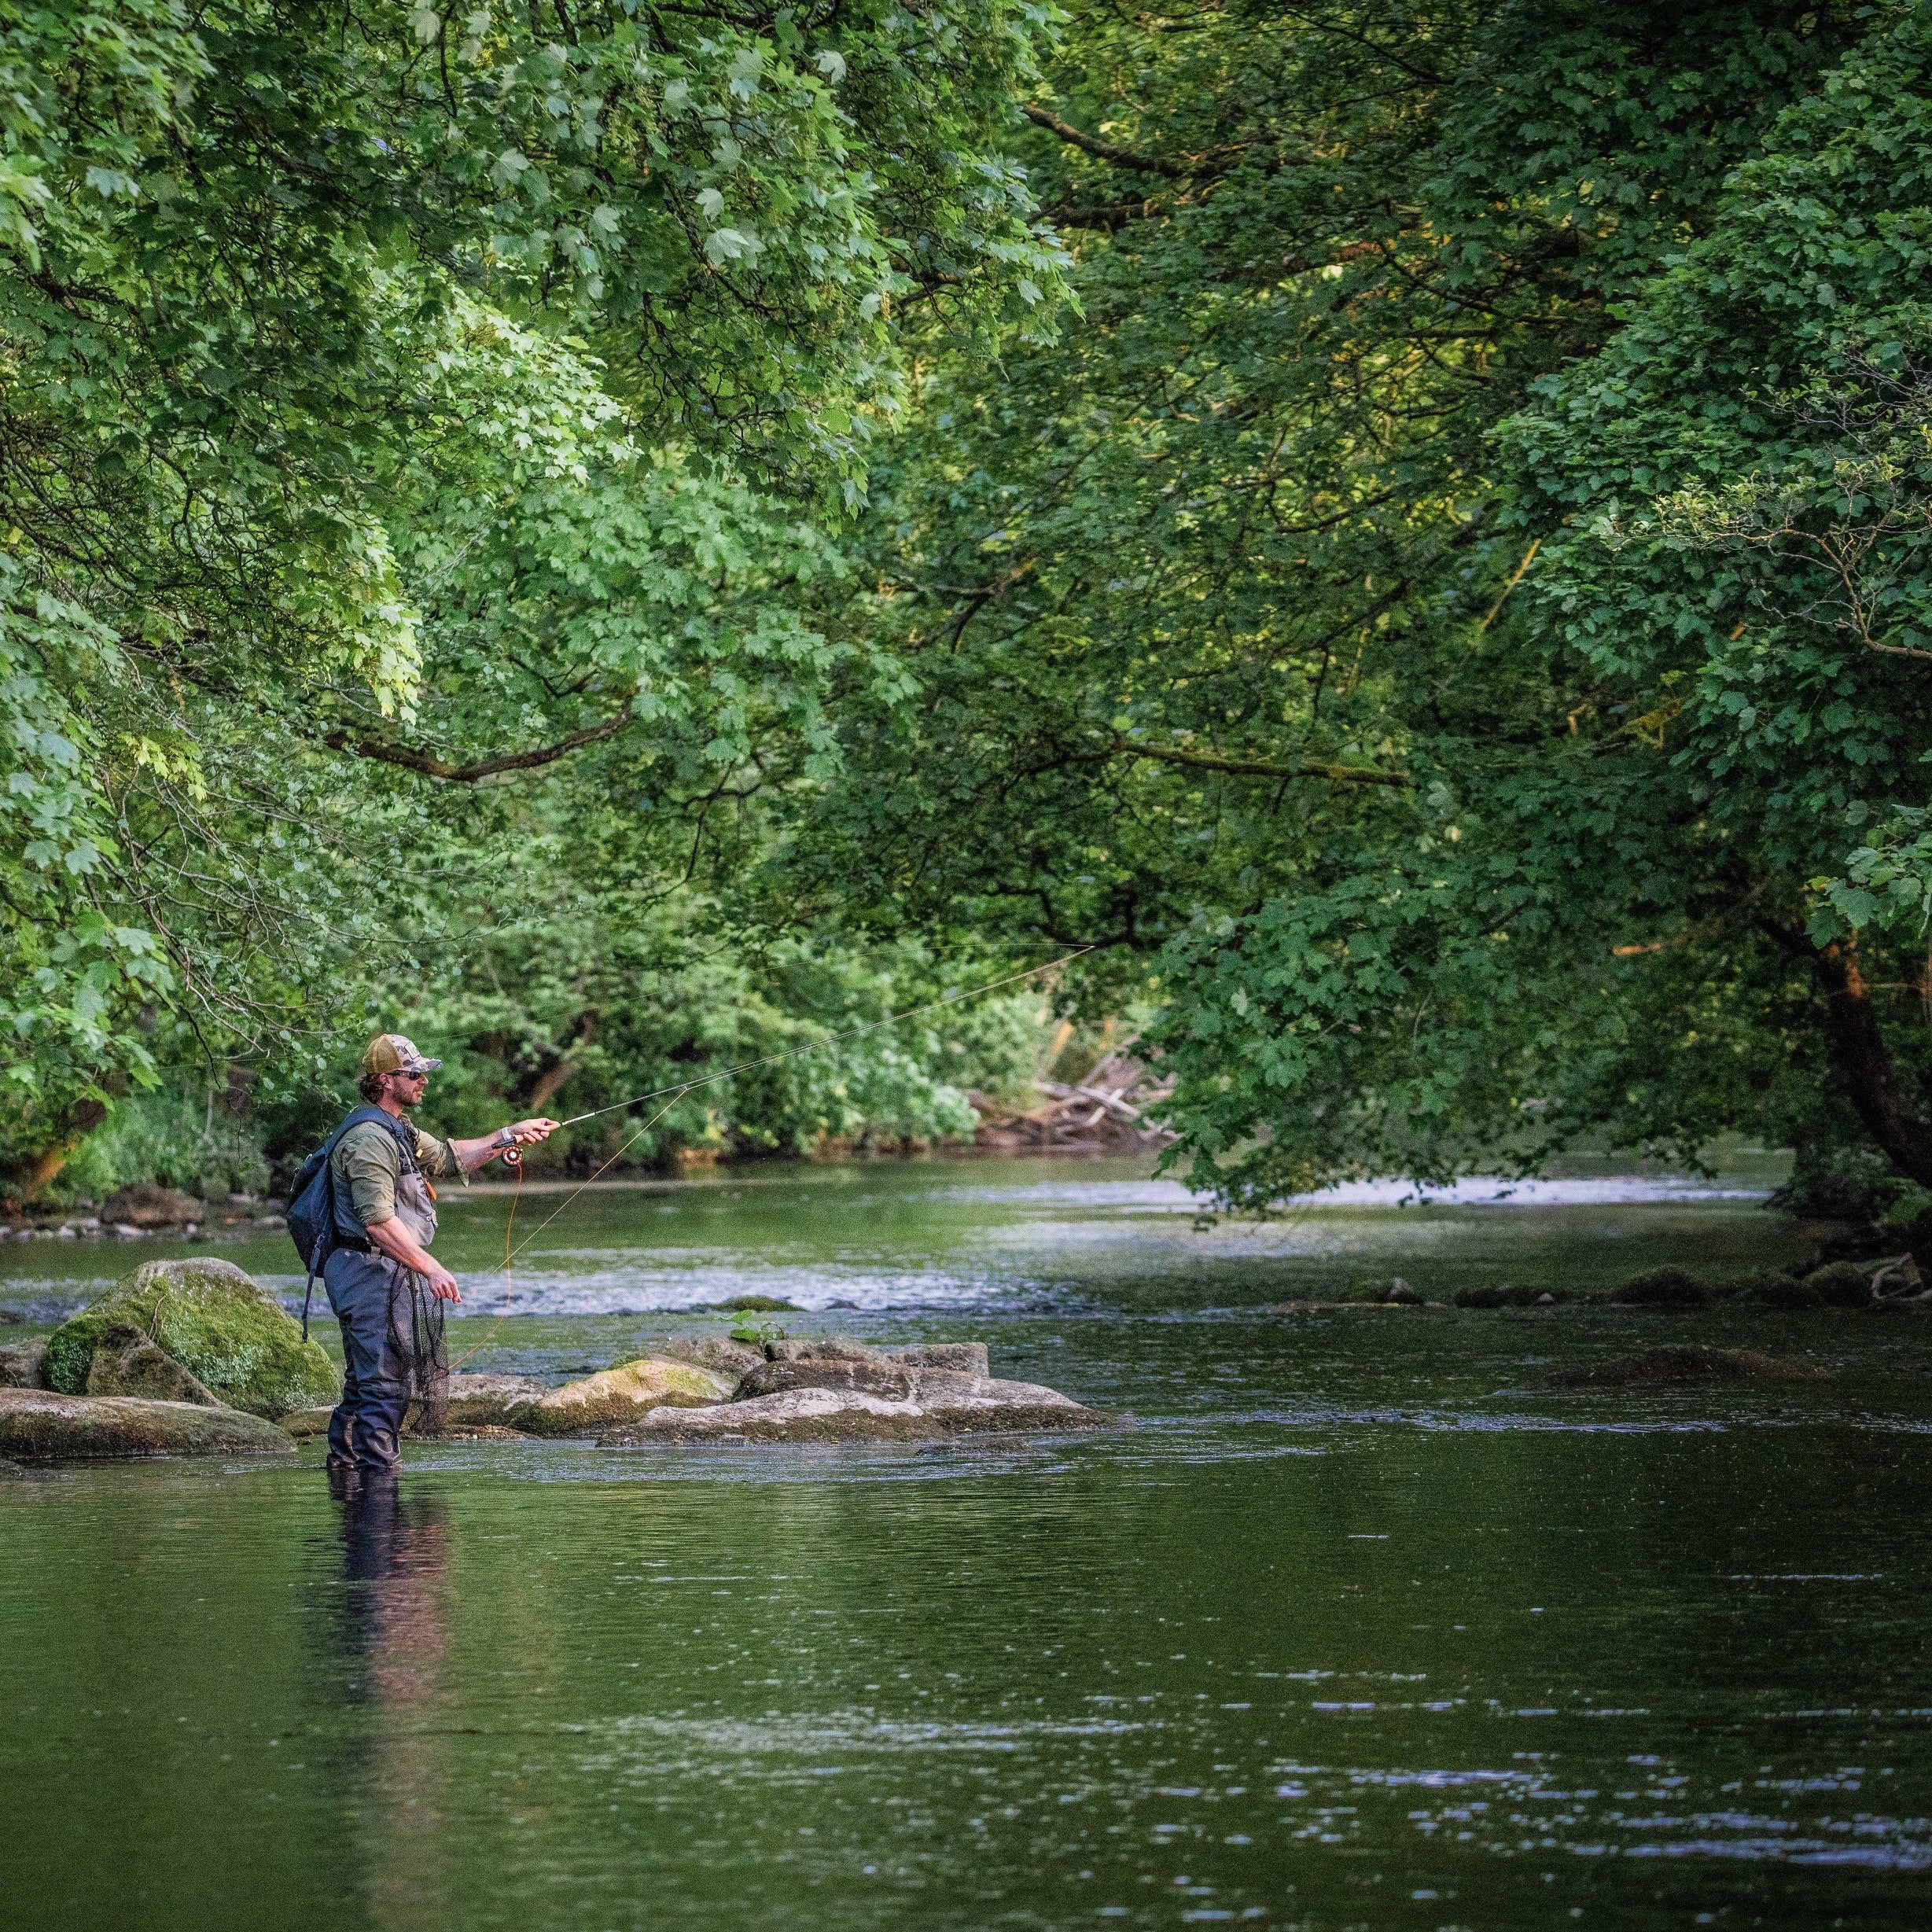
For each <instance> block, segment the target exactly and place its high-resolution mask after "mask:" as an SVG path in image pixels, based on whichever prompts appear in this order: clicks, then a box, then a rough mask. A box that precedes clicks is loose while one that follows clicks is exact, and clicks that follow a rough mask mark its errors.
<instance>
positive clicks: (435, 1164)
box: [416, 1127, 469, 1187]
mask: <svg viewBox="0 0 1932 1932" xmlns="http://www.w3.org/2000/svg"><path fill="white" fill-rule="evenodd" d="M416 1164H417V1165H418V1167H420V1168H421V1169H422V1171H423V1172H425V1174H436V1175H443V1174H454V1175H457V1176H460V1178H461V1179H462V1183H463V1185H464V1186H465V1187H468V1186H469V1169H468V1168H466V1167H465V1166H464V1165H463V1164H462V1161H459V1160H458V1159H457V1157H456V1150H455V1149H454V1147H452V1146H451V1145H450V1143H448V1142H447V1140H438V1139H436V1135H433V1134H425V1132H423V1131H422V1129H421V1128H420V1127H419V1128H417V1129H416Z"/></svg>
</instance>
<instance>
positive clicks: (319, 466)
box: [0, 0, 1932, 1226]
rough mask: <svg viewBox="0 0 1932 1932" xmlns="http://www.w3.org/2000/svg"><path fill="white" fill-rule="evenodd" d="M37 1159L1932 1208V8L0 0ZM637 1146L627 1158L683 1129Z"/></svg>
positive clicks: (12, 797) (34, 1171)
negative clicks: (687, 1166)
mask: <svg viewBox="0 0 1932 1932" xmlns="http://www.w3.org/2000/svg"><path fill="white" fill-rule="evenodd" d="M0 36H3V44H0V64H4V66H5V68H6V75H5V81H6V85H5V86H4V87H3V88H0V132H4V135H5V147H4V152H3V153H0V384H3V385H4V388H3V389H0V491H4V492H5V495H6V511H7V517H8V519H9V526H8V529H7V534H6V540H5V543H4V546H0V742H4V744H5V745H6V753H5V756H6V760H7V775H6V785H5V787H4V789H3V791H0V947H4V948H5V951H6V954H7V955H8V958H7V960H6V971H5V973H4V975H3V976H0V979H3V981H4V983H3V984H0V1030H3V1036H4V1037H5V1039H6V1041H7V1043H8V1046H7V1052H6V1060H5V1063H4V1067H3V1068H0V1076H3V1077H4V1081H5V1089H4V1091H5V1095H6V1100H5V1106H4V1111H3V1112H0V1163H3V1164H4V1171H5V1175H6V1188H7V1190H8V1192H9V1198H11V1199H13V1200H14V1201H16V1202H20V1201H28V1200H35V1201H57V1200H59V1199H61V1198H75V1197H79V1196H82V1195H98V1194H102V1193H105V1192H106V1191H108V1190H109V1189H110V1188H111V1187H113V1186H114V1185H116V1184H117V1183H121V1182H124V1181H128V1180H132V1179H162V1180H164V1181H167V1182H170V1183H177V1184H182V1185H187V1186H190V1187H194V1188H196V1189H197V1190H201V1191H204V1192H219V1191H222V1190H226V1189H231V1188H232V1189H239V1190H258V1191H259V1190H260V1189H262V1188H263V1187H267V1185H268V1184H269V1182H270V1176H271V1173H272V1172H273V1171H274V1169H275V1168H276V1167H277V1165H278V1164H279V1165H282V1166H284V1167H285V1165H286V1164H287V1163H288V1162H289V1160H290V1158H291V1157H299V1155H300V1153H301V1152H303V1151H305V1150H306V1149H307V1147H308V1146H310V1145H312V1144H313V1143H314V1141H315V1139H316V1138H317V1136H318V1134H319V1133H320V1132H322V1130H324V1129H325V1128H326V1126H327V1124H329V1121H331V1120H332V1119H333V1117H334V1116H335V1114H336V1113H337V1111H338V1110H339V1109H340V1106H342V1105H343V1104H344V1103H345V1102H346V1100H347V1098H348V1095H349V1092H350V1089H351V1084H352V1073H353V1069H354V1063H355V1057H356V1055H357V1054H358V1053H359V1050H360V1047H361V1045H362V1042H363V1040H365V1039H366V1036H367V1034H368V1032H370V1030H372V1029H374V1027H375V1026H377V1025H391V1026H396V1027H398V1028H399V1029H403V1030H405V1031H407V1032H410V1034H411V1035H412V1036H413V1037H414V1038H415V1039H416V1040H418V1043H421V1045H422V1046H424V1047H425V1048H426V1049H427V1050H428V1051H430V1052H432V1053H436V1054H440V1055H442V1056H443V1058H445V1059H446V1060H447V1063H448V1064H447V1067H446V1069H445V1070H444V1072H443V1073H442V1074H440V1075H439V1076H437V1079H436V1083H435V1084H434V1087H433V1090H432V1100H431V1104H430V1108H429V1113H430V1115H431V1116H432V1120H433V1124H436V1125H437V1126H439V1127H440V1128H444V1129H446V1130H450V1131H456V1132H473V1131H477V1129H479V1128H481V1127H482V1126H484V1125H486V1124H492V1123H494V1122H495V1121H497V1120H499V1119H501V1118H502V1117H505V1116H506V1114H509V1113H522V1112H528V1111H532V1110H535V1109H538V1108H547V1109H549V1110H551V1111H554V1112H569V1113H578V1112H582V1111H585V1110H589V1109H591V1108H593V1107H596V1106H602V1105H604V1104H605V1103H607V1102H610V1101H613V1100H616V1099H620V1098H624V1096H626V1095H629V1094H632V1093H635V1092H639V1091H644V1090H646V1089H648V1088H653V1087H667V1086H670V1085H672V1084H675V1083H677V1082H679V1081H682V1080H688V1079H690V1078H693V1077H694V1076H696V1075H697V1073H702V1072H705V1071H710V1070H715V1069H717V1068H719V1067H722V1066H724V1065H731V1064H734V1063H737V1062H741V1061H745V1060H749V1059H756V1058H763V1057H764V1056H765V1055H767V1054H772V1053H775V1052H777V1051H780V1050H781V1049H783V1048H786V1047H793V1046H797V1045H800V1044H804V1043H810V1042H820V1043H822V1042H826V1041H828V1040H830V1036H832V1035H834V1034H836V1033H838V1032H843V1031H845V1030H847V1029H850V1028H852V1027H853V1026H856V1025H862V1024H863V1023H865V1022H867V1021H871V1020H874V1019H878V1018H882V1017H884V1016H885V1015H886V1014H889V1013H897V1012H904V1011H907V1010H909V1009H910V1008H911V1007H913V1006H920V1005H923V1004H926V1003H929V1002H930V1001H933V1000H935V999H940V998H942V997H943V996H944V995H946V994H948V993H949V992H956V991H959V990H961V989H962V988H968V987H970V986H973V985H975V984H980V983H981V982H983V981H991V980H994V979H997V978H999V977H1003V975H1006V974H1009V973H1014V972H1017V971H1021V970H1025V969H1026V968H1028V967H1031V966H1036V965H1039V964H1040V963H1041V962H1043V961H1045V960H1049V959H1054V958H1055V957H1056V956H1058V955H1060V954H1062V953H1064V952H1067V951H1073V950H1074V949H1076V948H1091V950H1088V951H1084V952H1083V953H1082V955H1081V956H1080V958H1079V959H1077V960H1076V961H1074V962H1073V963H1072V964H1071V965H1069V966H1067V967H1065V969H1063V970H1058V971H1056V972H1055V973H1053V974H1051V975H1050V976H1047V977H1044V978H1043V980H1042V981H1040V982H1039V983H1038V984H1029V986H1028V987H1026V988H1022V989H1020V990H1019V991H1017V992H1001V993H999V994H995V995H991V996H989V997H988V998H986V999H984V1000H982V1001H978V1002H974V1003H970V1004H966V1005H963V1006H959V1008H957V1009H954V1010H948V1012H946V1013H945V1014H943V1015H940V1016H935V1017H934V1018H932V1019H929V1020H921V1021H913V1022H911V1023H909V1024H907V1025H904V1026H903V1027H900V1028H895V1029H885V1030H881V1031H878V1032H872V1033H870V1034H867V1036H864V1038H863V1040H861V1041H859V1042H858V1043H854V1044H852V1045H849V1046H845V1047H837V1048H835V1049H831V1050H828V1051H822V1052H819V1053H815V1054H808V1055H805V1056H803V1057H800V1058H793V1059H790V1060H789V1061H787V1062H785V1063H784V1064H783V1065H782V1066H778V1067H773V1068H769V1069H761V1070H760V1071H759V1072H757V1073H753V1074H749V1075H745V1076H736V1077H734V1078H732V1079H730V1080H725V1081H720V1082H719V1083H717V1084H714V1085H712V1086H710V1087H706V1088H705V1089H704V1090H702V1091H700V1092H697V1093H694V1094H693V1095H690V1096H688V1097H687V1098H686V1099H685V1100H684V1101H682V1102H679V1104H678V1105H677V1106H674V1107H673V1108H672V1110H671V1111H670V1112H669V1113H667V1115H666V1116H665V1117H664V1119H663V1120H662V1121H661V1122H660V1123H658V1124H657V1126H656V1127H655V1128H653V1129H652V1130H651V1131H650V1133H649V1134H647V1135H646V1136H644V1137H643V1138H642V1139H641V1140H639V1141H638V1143H636V1144H635V1146H634V1147H633V1148H632V1149H631V1151H630V1154H629V1155H628V1156H627V1157H628V1158H631V1159H633V1160H636V1161H647V1162H655V1163H664V1162H668V1161H675V1160H677V1159H679V1158H680V1157H684V1156H688V1155H689V1154H692V1153H694V1152H695V1153H697V1154H725V1155H728V1156H745V1155H750V1154H759V1153H779V1152H782V1153H797V1152H810V1151H812V1150H815V1149H817V1150H822V1149H826V1148H844V1147H853V1146H857V1147H866V1146H874V1147H884V1146H902V1145H904V1144H907V1143H932V1142H934V1141H941V1140H944V1139H948V1138H952V1139H960V1138H964V1137H966V1136H969V1135H970V1133H971V1132H972V1130H973V1121H974V1116H973V1111H972V1110H971V1108H970V1106H969V1103H968V1102H967V1099H966V1095H967V1093H968V1092H969V1091H977V1092H979V1093H981V1094H984V1095H992V1096H994V1097H995V1098H1003V1099H1005V1100H1006V1101H1008V1102H1016V1101H1018V1099H1020V1098H1024V1097H1025V1096H1027V1095H1029V1094H1030V1093H1031V1092H1032V1082H1033V1081H1034V1080H1036V1079H1037V1078H1039V1077H1041V1076H1047V1075H1051V1074H1057V1075H1058V1076H1059V1077H1060V1078H1062V1080H1065V1079H1068V1078H1073V1077H1077V1076H1079V1074H1080V1073H1081V1072H1083V1071H1084V1069H1085V1068H1086V1067H1087V1066H1089V1065H1091V1064H1092V1063H1093V1062H1095V1060H1096V1059H1097V1058H1098V1057H1099V1056H1100V1055H1101V1054H1102V1053H1104V1052H1106V1051H1109V1050H1110V1049H1111V1048H1112V1047H1117V1045H1118V1044H1119V1043H1121V1042H1122V1041H1124V1040H1132V1041H1134V1042H1135V1043H1136V1044H1135V1048H1134V1051H1135V1052H1136V1053H1137V1054H1139V1055H1140V1056H1142V1057H1143V1058H1145V1059H1146V1060H1147V1061H1148V1062H1149V1063H1150V1065H1154V1067H1155V1068H1156V1069H1157V1073H1158V1076H1159V1079H1160V1080H1161V1084H1162V1085H1163V1086H1164V1087H1172V1094H1171V1097H1170V1098H1168V1100H1167V1101H1166V1102H1165V1117H1166V1119H1167V1121H1168V1124H1169V1125H1170V1126H1171V1127H1172V1129H1173V1130H1174V1132H1176V1135H1177V1136H1178V1139H1177V1141H1176V1145H1175V1146H1174V1149H1173V1150H1172V1158H1173V1159H1174V1160H1175V1161H1177V1162H1179V1163H1180V1164H1182V1165H1183V1166H1184V1167H1185V1168H1187V1172H1189V1173H1190V1177H1191V1178H1192V1179H1194V1182H1195V1183H1196V1184H1197V1185H1198V1186H1201V1187H1203V1188H1204V1189H1205V1190H1206V1191H1207V1192H1208V1193H1209V1194H1210V1195H1211V1196H1213V1198H1216V1200H1218V1201H1219V1202H1220V1203H1221V1204H1223V1205H1226V1206H1228V1207H1231V1208H1235V1209H1242V1208H1247V1209H1259V1208H1264V1207H1265V1206H1266V1205H1268V1203H1270V1202H1272V1201H1275V1200H1277V1199H1279V1198H1280V1197H1281V1196H1282V1195H1283V1194H1286V1193H1289V1192H1292V1191H1295V1190H1301V1189H1303V1188H1306V1187H1313V1186H1318V1185H1319V1184H1321V1183H1323V1182H1326V1181H1329V1180H1334V1179H1341V1178H1344V1177H1348V1176H1357V1175H1361V1174H1366V1173H1389V1172H1395V1173H1401V1174H1404V1175H1409V1176H1419V1177H1422V1178H1427V1179H1446V1178H1448V1177H1449V1176H1452V1175H1454V1174H1455V1173H1457V1172H1466V1171H1469V1170H1470V1169H1472V1168H1481V1169H1483V1170H1485V1171H1491V1172H1494V1171H1497V1170H1498V1169H1499V1168H1503V1169H1505V1170H1520V1171H1529V1170H1532V1169H1533V1168H1535V1167H1536V1165H1538V1164H1540V1162H1542V1161H1546V1160H1547V1159H1548V1158H1549V1157H1551V1155H1552V1154H1555V1153H1556V1152H1558V1150H1561V1149H1562V1148H1563V1147H1565V1146H1572V1145H1574V1144H1576V1143H1577V1142H1578V1141H1579V1140H1583V1141H1586V1142H1588V1143H1589V1144H1592V1145H1608V1146H1617V1147H1621V1148H1628V1149H1632V1150H1643V1151H1647V1152H1655V1153H1662V1154H1669V1155H1672V1156H1673V1157H1677V1158H1680V1159H1688V1160H1695V1158H1696V1157H1698V1152H1699V1150H1701V1149H1703V1148H1705V1147H1707V1146H1709V1144H1710V1143H1711V1142H1712V1141H1713V1139H1716V1138H1717V1137H1719V1136H1720V1135H1726V1134H1732V1133H1741V1134H1744V1135H1749V1136H1750V1137H1752V1138H1754V1139H1758V1140H1761V1141H1762V1142H1765V1143H1768V1144H1772V1145H1780V1146H1785V1145H1788V1146H1794V1147H1795V1148H1796V1150H1798V1176H1797V1180H1796V1183H1795V1185H1794V1198H1795V1199H1797V1200H1798V1201H1801V1202H1803V1203H1805V1204H1806V1205H1811V1206H1814V1207H1827V1208H1838V1209H1843V1210H1846V1211H1849V1212H1856V1213H1860V1214H1864V1215H1867V1216H1872V1217H1876V1218H1885V1219H1889V1220H1891V1221H1893V1222H1894V1223H1897V1224H1901V1225H1907V1226H1915V1225H1917V1224H1919V1216H1921V1214H1922V1213H1923V1211H1924V1210H1925V1209H1926V1208H1927V1207H1928V1206H1932V1032H1929V1031H1928V1024H1927V1015H1928V1013H1932V965H1929V963H1928V945H1927V917H1928V911H1932V824H1929V823H1928V820H1927V818H1926V812H1927V809H1928V806H1927V800H1928V790H1929V788H1928V782H1927V777H1926V770H1925V767H1926V763H1927V760H1928V759H1929V758H1932V712H1929V709H1928V705H1927V692H1928V690H1929V689H1932V686H1929V685H1928V670H1929V669H1932V575H1929V574H1928V567H1929V565H1932V327H1929V324H1932V315H1929V313H1928V309H1927V301H1928V296H1932V16H1929V15H1928V12H1927V9H1926V8H1924V7H1923V6H1917V5H1902V4H1890V5H1881V6H1781V5H1776V4H1770V5H1748V6H1747V5H1738V4H1708V5H1701V4H1698V3H1697V0H1687V3H1686V4H1683V5H1679V6H1673V7H1669V8H1662V7H1658V6H1652V5H1647V4H1625V5H1619V4H1614V3H1610V4H1593V5H1589V6H1584V5H1581V4H1566V3H1564V0H1555V4H1545V5H1540V6H1536V7H1535V8H1529V7H1525V6H1518V5H1513V4H1500V3H1498V0H1466V3H1463V0H1444V4H1441V5H1437V6H1418V5H1415V4H1409V5H1396V4H1393V3H1391V4H1386V5H1385V4H1372V3H1371V4H1361V5H1340V6H1280V5H1261V4H1248V3H1247V0H1227V4H1221V5H1202V6H1195V7H1190V8H1186V9H1181V10H1179V11H1178V12H1160V13H1151V12H1146V11H1143V10H1139V9H1135V8H1132V7H1128V6H1112V5H1102V4H1082V5H1078V6H1072V7H1070V8H1069V9H1065V11H1061V10H1059V9H1053V8H1049V7H1044V6H1024V5H1014V4H1009V3H1008V0H934V3H933V4H931V5H928V6H922V7H916V8H912V7H907V8H901V7H898V6H886V5H880V4H874V5H861V6H856V7H855V6H839V7H837V8H833V7H818V6H786V7H777V8H770V7H761V6H750V7H748V8H747V7H738V6H724V5H716V6H711V5H706V4H705V3H704V0H698V4H695V5H692V6H680V7H678V8H675V9H674V8H672V7H668V6H651V5H648V4H643V3H642V0H637V3H635V4H618V3H616V0H613V3H612V4H609V5H607V6H603V7H602V8H601V9H600V8H598V7H594V6H578V7H576V8H572V9H566V8H565V6H562V5H561V4H559V5H554V6H553V5H549V4H536V3H535V0H532V4H530V5H528V6H519V7H514V8H502V7H496V6H478V7H477V8H475V9H473V10H471V11H469V12H468V13H459V12H458V11H456V10H451V11H449V12H447V13H444V12H440V11H438V10H437V9H435V8H434V7H433V6H429V5H428V4H424V5H420V6H417V7H415V8H414V9H413V10H411V9H405V8H400V7H386V6H385V7H380V8H371V9H357V8H356V7H355V6H351V7H349V8H348V9H330V10H329V11H328V12H327V13H324V12H322V10H320V9H313V8H310V7H307V6H299V5H270V4H260V3H259V0H245V3H243V4H236V5H226V6H186V5H175V4H170V3H168V0H130V3H129V4H127V5H123V6H117V7H116V8H115V9H112V10H111V11H108V10H102V11H99V12H93V11H90V10H89V9H86V7H84V6H75V7H72V8H65V9H42V10H39V11H37V12H32V13H28V12H25V11H23V10H21V9H4V8H0ZM623 1119H624V1117H623V1116H621V1115H617V1116H613V1117H610V1118H609V1119H608V1120H606V1121H602V1122H596V1123H591V1124H587V1126H586V1127H585V1128H582V1129H576V1130H572V1132H570V1133H569V1134H568V1135H564V1136H560V1137H559V1139H558V1142H557V1143H554V1146H553V1148H552V1149H551V1150H549V1152H550V1157H552V1158H554V1160H556V1161H558V1162H561V1163H562V1164H565V1165H569V1166H572V1167H573V1168H577V1169H583V1168H587V1167H588V1166H589V1165H591V1164H592V1163H593V1162H594V1161H600V1160H602V1159H603V1158H604V1157H606V1156H607V1155H608V1154H610V1153H612V1152H613V1150H615V1149H616V1147H617V1146H619V1145H620V1144H621V1143H622V1141H623V1139H624V1137H625V1136H626V1135H628V1134H629V1133H630V1132H631V1131H632V1127H631V1125H623V1126H620V1125H619V1124H618V1123H620V1121H623Z"/></svg>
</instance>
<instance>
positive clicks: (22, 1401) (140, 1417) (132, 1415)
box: [0, 1389, 295, 1463]
mask: <svg viewBox="0 0 1932 1932" xmlns="http://www.w3.org/2000/svg"><path fill="white" fill-rule="evenodd" d="M294 1448H295V1442H294V1439H293V1437H290V1436H289V1434H287V1433H286V1432H285V1431H284V1430H280V1429H278V1428H277V1427H276V1426H274V1423H273V1422H263V1420H262V1419H261V1418H260V1417H259V1416H256V1415H245V1414H244V1413H243V1412H242V1411H241V1410H239V1409H226V1408H212V1409H210V1408H202V1407H201V1406H200V1405H199V1404H197V1403H193V1402H153V1401H149V1400H145V1398H143V1397H138V1396H85V1395H80V1396H76V1395H62V1394H61V1393H58V1392H57V1391H56V1390H54V1389H0V1455H3V1456H8V1457H10V1458H12V1459H13V1460H14V1461H16V1462H20V1463H61V1462H68V1461H81V1460H86V1461H94V1460H98V1459H102V1458H106V1457H115V1456H148V1455H275V1454H278V1453H281V1454H290V1453H293V1451H294Z"/></svg>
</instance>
